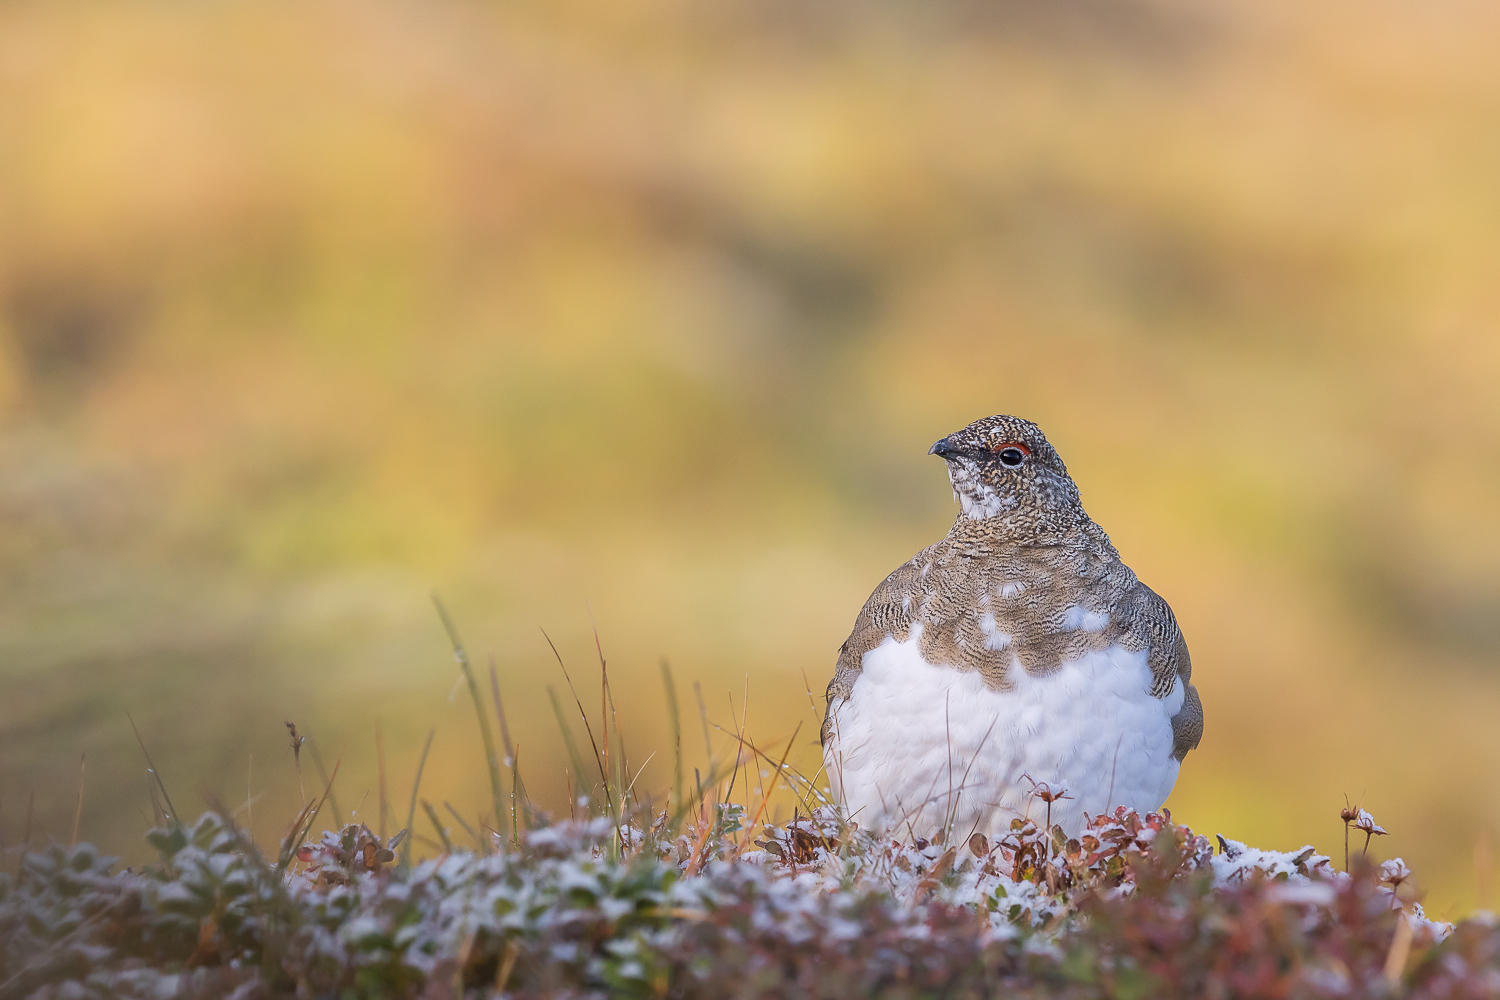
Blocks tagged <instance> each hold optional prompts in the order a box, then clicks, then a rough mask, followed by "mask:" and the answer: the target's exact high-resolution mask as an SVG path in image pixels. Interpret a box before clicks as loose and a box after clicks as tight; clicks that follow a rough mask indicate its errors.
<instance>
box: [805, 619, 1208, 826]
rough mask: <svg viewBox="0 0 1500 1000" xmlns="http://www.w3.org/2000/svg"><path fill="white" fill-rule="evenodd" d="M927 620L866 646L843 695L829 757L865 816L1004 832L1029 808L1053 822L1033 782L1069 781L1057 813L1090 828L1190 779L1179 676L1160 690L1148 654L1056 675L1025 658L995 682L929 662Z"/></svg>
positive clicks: (1107, 656)
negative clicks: (1183, 755) (1176, 720)
mask: <svg viewBox="0 0 1500 1000" xmlns="http://www.w3.org/2000/svg"><path fill="white" fill-rule="evenodd" d="M920 628H921V626H920V625H914V626H913V628H912V633H911V636H910V638H908V639H907V641H906V642H897V641H896V640H895V639H894V638H892V637H889V636H888V637H887V638H886V640H885V641H884V642H883V643H881V644H880V645H879V646H877V647H876V648H874V649H872V650H870V651H869V652H868V653H866V654H865V656H864V659H863V661H862V664H861V666H862V669H861V672H860V674H859V677H858V679H857V680H855V682H854V688H853V690H852V691H851V692H850V694H849V697H848V698H846V699H843V700H841V701H838V702H835V704H834V706H833V733H832V735H831V736H830V738H829V740H828V745H827V746H826V747H824V750H823V758H824V764H825V765H826V767H827V771H828V775H829V778H830V781H831V783H832V787H833V791H834V795H835V797H836V798H838V799H839V800H840V801H841V802H842V804H843V805H844V807H845V808H846V809H847V810H848V812H849V815H850V818H852V819H853V820H854V821H855V822H856V823H858V824H859V825H860V826H861V827H865V828H868V829H876V830H883V831H887V832H889V833H891V834H892V835H903V836H913V835H914V836H918V837H927V838H929V839H930V838H932V837H933V835H934V834H935V833H937V832H938V831H940V830H941V829H942V828H943V826H944V825H945V824H946V823H948V822H951V823H952V825H953V834H954V836H963V837H967V836H968V835H969V833H970V831H971V830H978V831H979V832H981V833H984V834H986V835H988V836H990V837H992V838H993V837H996V836H1000V835H1003V833H1004V832H1005V831H1007V830H1008V829H1009V828H1010V821H1011V820H1012V819H1013V818H1016V817H1026V816H1029V817H1030V818H1031V819H1034V820H1036V822H1037V824H1038V825H1039V826H1040V825H1041V824H1042V823H1043V822H1045V820H1046V818H1047V806H1046V804H1045V803H1044V802H1042V801H1041V800H1040V799H1038V798H1036V796H1035V794H1034V783H1037V782H1042V783H1046V784H1048V785H1051V786H1053V787H1054V788H1055V787H1058V786H1065V787H1066V789H1067V793H1068V795H1069V796H1070V798H1066V799H1063V800H1061V801H1057V802H1053V803H1052V806H1051V819H1052V822H1053V823H1054V824H1061V825H1062V826H1063V828H1064V829H1065V830H1067V831H1068V832H1069V833H1077V832H1078V831H1079V830H1080V829H1081V828H1082V827H1083V824H1084V815H1085V813H1087V814H1088V815H1091V816H1097V815H1099V814H1101V813H1104V812H1108V811H1111V810H1113V809H1114V808H1115V807H1116V806H1128V807H1131V808H1134V809H1137V810H1140V811H1143V812H1144V811H1148V810H1154V809H1159V808H1160V807H1161V805H1162V803H1163V802H1165V801H1166V799H1167V795H1168V794H1169V793H1170V792H1171V791H1172V786H1173V785H1174V784H1175V783H1176V782H1177V769H1178V766H1179V765H1178V762H1177V761H1176V760H1174V759H1173V758H1172V722H1171V719H1172V716H1173V715H1175V714H1176V713H1177V711H1178V710H1179V709H1181V708H1182V700H1183V687H1182V682H1181V681H1180V680H1179V681H1177V683H1176V684H1175V685H1174V686H1173V688H1172V691H1171V693H1170V694H1168V695H1167V697H1166V698H1153V697H1152V696H1151V693H1150V692H1151V671H1150V669H1149V668H1148V667H1147V665H1146V654H1145V653H1144V652H1141V653H1132V652H1130V651H1129V650H1126V649H1124V648H1123V647H1120V646H1114V647H1112V648H1110V649H1108V650H1104V651H1102V652H1095V653H1089V654H1087V655H1085V656H1084V657H1082V658H1081V659H1078V660H1073V661H1070V662H1067V663H1065V664H1063V666H1062V667H1061V668H1060V669H1058V670H1056V671H1054V672H1052V673H1050V674H1048V675H1046V676H1044V677H1032V676H1031V675H1029V674H1027V673H1026V672H1025V671H1024V670H1023V669H1021V667H1020V666H1019V665H1018V664H1017V665H1014V666H1013V667H1012V669H1011V671H1010V673H1009V678H1010V679H1011V680H1013V682H1014V684H1015V687H1014V688H1013V689H1012V690H1009V691H994V690H991V689H990V688H988V687H986V686H985V683H984V681H983V679H982V678H981V677H980V675H979V674H977V673H974V672H960V671H958V670H955V669H953V668H952V667H947V666H933V665H931V664H929V663H927V662H926V661H925V660H923V659H922V655H921V652H920V648H919V643H918V640H919V638H920V631H919V630H920Z"/></svg>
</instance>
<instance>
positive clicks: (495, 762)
mask: <svg viewBox="0 0 1500 1000" xmlns="http://www.w3.org/2000/svg"><path fill="white" fill-rule="evenodd" d="M432 603H433V605H434V606H435V607H436V608H437V613H438V617H439V618H441V619H442V620H443V628H444V629H446V630H447V632H448V640H449V642H451V643H452V644H453V658H454V659H455V660H457V661H458V665H459V667H460V668H461V669H462V670H463V672H464V681H465V682H467V683H468V685H469V697H470V698H472V699H473V700H474V714H475V715H476V716H478V718H479V737H480V739H482V740H483V741H484V761H485V764H486V765H488V767H489V771H490V795H491V796H492V797H493V800H494V807H495V815H496V816H499V815H501V810H503V809H504V808H505V793H504V792H503V791H502V788H501V785H500V756H499V755H498V754H497V753H496V752H495V737H494V735H493V734H492V733H491V732H490V718H489V714H488V713H487V712H485V709H484V699H482V698H481V697H480V696H479V682H478V681H477V680H475V679H474V670H473V668H472V667H470V666H469V652H468V650H466V649H465V648H464V644H463V640H461V639H460V638H459V637H458V629H457V628H456V627H454V624H453V619H452V618H451V617H449V615H448V609H447V608H446V607H444V606H443V601H442V599H441V598H440V597H438V595H437V594H436V593H434V594H433V595H432Z"/></svg>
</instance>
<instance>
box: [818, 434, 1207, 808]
mask: <svg viewBox="0 0 1500 1000" xmlns="http://www.w3.org/2000/svg"><path fill="white" fill-rule="evenodd" d="M931 454H934V455H938V456H940V457H942V458H943V459H944V460H945V461H946V462H947V463H948V475H949V478H950V479H951V480H952V483H953V489H954V492H955V493H956V494H957V496H958V500H959V502H960V503H961V504H962V507H963V509H962V511H961V512H960V514H959V515H958V518H957V519H956V520H955V521H954V523H953V527H952V528H951V529H949V531H948V535H947V537H945V538H944V539H943V540H942V541H940V542H938V543H937V544H935V545H932V546H929V547H928V548H926V549H923V550H922V551H921V552H919V553H917V555H916V556H915V557H914V558H913V559H912V560H911V561H910V562H908V563H906V564H904V565H902V566H901V567H900V568H898V569H897V570H896V571H895V572H894V573H892V574H891V575H890V576H888V577H886V578H885V581H884V582H883V583H881V584H880V586H879V587H877V588H875V592H874V593H873V594H871V595H870V599H869V600H868V601H866V602H865V606H864V608H863V609H862V610H861V611H860V613H859V618H858V619H857V620H856V621H855V623H854V631H853V632H852V633H851V634H850V636H849V638H848V640H847V641H845V643H844V645H843V647H842V648H841V649H840V652H839V661H838V667H837V669H836V671H835V673H834V675H833V680H832V681H831V682H830V683H829V685H828V708H827V712H826V714H825V716H824V719H823V732H822V738H823V759H824V765H825V767H826V769H827V773H828V776H829V780H830V784H831V786H832V790H833V792H834V795H835V798H836V799H837V800H839V801H840V802H841V803H842V805H843V807H844V808H845V809H846V810H847V812H848V815H849V817H850V818H851V819H852V820H853V821H854V822H856V823H857V824H858V825H860V826H862V827H866V828H872V829H880V830H884V831H887V832H890V833H891V834H904V835H909V836H920V837H929V838H930V837H934V836H935V835H942V836H946V835H948V834H950V833H951V834H955V835H963V836H967V835H968V834H969V833H971V832H974V831H977V832H981V833H985V834H987V835H989V836H991V837H995V836H999V835H1002V834H1003V833H1004V832H1005V831H1007V830H1009V828H1010V824H1011V820H1012V819H1014V818H1016V817H1025V816H1030V818H1032V819H1035V820H1036V821H1037V822H1038V823H1039V824H1040V823H1042V822H1043V821H1044V819H1043V817H1044V813H1050V819H1051V821H1052V822H1053V823H1054V824H1058V825H1061V826H1062V827H1063V828H1064V829H1065V830H1067V831H1068V832H1070V833H1076V832H1077V831H1078V830H1079V829H1080V828H1081V827H1082V826H1083V824H1084V817H1085V814H1088V815H1099V814H1100V813H1104V812H1108V811H1111V810H1113V809H1114V808H1115V807H1116V806H1122V805H1123V806H1128V807H1132V808H1135V809H1138V810H1142V811H1145V810H1154V809H1158V808H1160V807H1161V805H1162V803H1163V802H1165V801H1166V798H1167V795H1168V793H1170V792H1171V790H1172V786H1173V785H1174V784H1175V783H1176V781H1177V771H1178V768H1179V767H1180V766H1181V762H1182V759H1183V757H1184V756H1185V755H1186V754H1187V752H1188V751H1189V750H1191V749H1193V748H1194V747H1196V746H1197V745H1198V741H1199V738H1200V737H1201V736H1202V734H1203V706H1202V703H1201V702H1200V701H1199V700H1198V692H1197V691H1196V690H1195V689H1194V688H1193V685H1192V684H1191V683H1189V681H1190V678H1191V675H1192V664H1191V662H1190V661H1189V659H1188V650H1187V643H1186V642H1184V640H1183V638H1182V632H1181V631H1180V630H1179V629H1178V627H1177V620H1176V618H1175V617H1174V616H1173V615H1172V609H1171V608H1170V607H1168V606H1167V602H1166V601H1164V600H1162V599H1161V598H1160V597H1159V596H1157V594H1156V593H1155V592H1154V591H1153V590H1151V588H1150V587H1147V586H1146V585H1145V584H1144V583H1142V582H1141V581H1140V580H1138V579H1136V575H1135V574H1134V573H1133V572H1131V570H1130V568H1129V567H1128V566H1126V565H1125V564H1124V563H1123V562H1121V561H1120V555H1119V553H1118V552H1116V551H1115V547H1114V546H1113V545H1111V544H1110V541H1109V536H1107V535H1106V534H1105V533H1104V530H1103V529H1102V528H1100V527H1099V526H1098V525H1097V524H1095V523H1094V522H1093V521H1092V520H1091V519H1090V518H1089V516H1088V514H1086V513H1085V512H1084V509H1083V505H1082V503H1081V502H1080V501H1079V496H1078V487H1077V486H1075V485H1074V484H1073V480H1072V478H1071V477H1070V476H1069V475H1068V470H1067V467H1066V466H1064V465H1063V461H1062V459H1061V458H1060V457H1059V456H1058V454H1057V452H1056V450H1055V449H1053V447H1052V446H1051V445H1050V444H1048V443H1047V439H1046V437H1044V436H1043V435H1042V432H1041V429H1040V428H1038V427H1037V426H1036V425H1035V424H1033V423H1031V422H1030V421H1028V420H1022V419H1020V418H1019V417H1010V416H994V417H986V418H985V419H983V420H978V421H975V422H974V423H972V424H970V425H969V426H968V427H965V428H964V429H963V430H961V431H958V432H957V433H955V434H951V435H949V436H948V437H945V438H943V439H942V440H941V441H938V442H937V443H936V444H934V445H933V446H932V449H931ZM1039 792H1040V793H1042V797H1043V798H1053V797H1054V796H1056V795H1058V794H1063V795H1065V797H1063V798H1061V799H1055V800H1054V801H1052V802H1050V803H1048V804H1046V805H1043V804H1042V803H1041V802H1038V801H1037V799H1038V793H1039Z"/></svg>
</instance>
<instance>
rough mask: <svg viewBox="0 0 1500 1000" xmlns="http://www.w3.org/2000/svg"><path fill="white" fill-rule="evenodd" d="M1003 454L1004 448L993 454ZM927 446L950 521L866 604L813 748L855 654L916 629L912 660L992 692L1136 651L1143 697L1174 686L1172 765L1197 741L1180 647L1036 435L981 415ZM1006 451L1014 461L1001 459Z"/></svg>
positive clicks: (856, 661) (1024, 426)
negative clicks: (948, 490)
mask: <svg viewBox="0 0 1500 1000" xmlns="http://www.w3.org/2000/svg"><path fill="white" fill-rule="evenodd" d="M1011 445H1014V446H1018V447H1017V449H1016V451H1015V452H1014V453H1013V454H1009V455H1004V457H1003V458H1002V453H1003V452H1004V451H1005V447H1006V446H1011ZM933 451H934V452H935V453H938V454H941V455H942V456H943V457H944V458H945V459H947V461H948V462H949V469H950V475H951V477H952V481H953V487H954V490H955V492H957V493H958V495H959V498H960V500H961V501H962V502H963V507H964V509H963V512H962V513H960V514H959V516H958V518H957V519H956V520H955V521H954V523H953V527H952V528H951V529H949V531H948V534H947V536H946V537H945V538H943V539H942V540H941V541H939V542H938V543H937V544H935V545H931V546H929V547H927V548H925V549H923V550H922V551H921V552H919V553H917V555H916V556H915V557H914V558H913V559H912V560H911V561H910V562H907V563H905V564H904V565H902V566H900V567H899V568H897V569H896V571H895V572H893V573H892V574H891V575H890V576H888V577H886V578H885V580H884V581H883V582H882V583H881V584H880V586H878V587H876V588H875V592H874V593H873V594H871V595H870V598H869V600H868V601H866V602H865V606H864V608H863V609H862V610H861V611H860V613H859V617H858V619H856V621H855V623H854V631H853V632H852V633H850V635H849V638H848V639H847V640H845V642H844V645H843V646H842V647H841V648H840V650H839V661H838V666H837V668H836V669H835V672H834V675H833V680H832V681H831V682H830V683H829V685H828V706H829V709H828V711H827V712H826V713H825V715H824V721H823V742H824V743H825V744H827V743H828V740H829V737H830V735H831V726H832V724H833V712H832V708H833V704H834V702H835V700H837V699H842V698H847V697H848V696H849V694H850V692H851V691H852V690H853V687H854V682H855V680H856V679H857V678H858V676H859V672H860V664H861V661H862V659H863V657H864V654H865V653H867V652H869V651H870V650H871V649H874V648H875V647H876V646H878V645H879V644H880V643H881V642H882V641H884V639H885V638H886V637H887V636H893V637H895V639H896V641H898V642H904V641H906V639H907V638H908V637H909V636H910V633H911V630H912V626H913V625H914V624H917V623H921V625H922V630H921V638H920V647H921V652H922V658H923V659H924V660H926V661H927V662H929V663H934V664H946V665H948V666H951V667H953V668H954V669H955V670H962V671H977V672H978V673H979V674H980V675H981V676H982V677H983V678H984V681H985V684H986V685H987V686H988V687H990V688H991V689H993V690H996V691H1005V690H1007V689H1009V688H1010V687H1011V686H1012V685H1013V683H1014V681H1013V675H1012V671H1015V670H1024V671H1026V672H1027V673H1029V674H1032V675H1034V676H1039V675H1043V674H1047V673H1050V672H1052V671H1054V670H1057V669H1058V668H1059V667H1060V666H1061V665H1062V663H1063V662H1065V661H1069V660H1076V659H1077V658H1079V657H1081V656H1083V655H1084V654H1085V653H1088V652H1091V651H1096V650H1105V649H1108V648H1110V647H1111V646H1114V645H1116V644H1119V645H1122V646H1124V647H1125V648H1126V649H1129V650H1131V651H1134V652H1139V651H1142V650H1144V651H1145V652H1146V654H1147V663H1148V665H1149V666H1150V669H1151V675H1152V685H1151V694H1152V695H1153V696H1155V697H1157V698H1165V697H1166V696H1167V695H1168V694H1169V693H1170V692H1171V690H1172V687H1173V683H1174V681H1176V680H1177V679H1178V678H1181V680H1182V683H1183V685H1184V688H1185V692H1184V693H1185V697H1184V700H1183V705H1182V709H1181V710H1180V711H1179V712H1178V714H1177V715H1176V716H1175V717H1174V718H1173V719H1172V729H1173V736H1174V740H1173V752H1172V755H1173V756H1174V757H1175V758H1176V759H1177V760H1179V761H1180V760H1182V758H1183V757H1184V756H1186V754H1187V752H1188V751H1189V750H1191V749H1193V748H1194V747H1196V746H1197V745H1198V741H1199V739H1200V738H1201V736H1202V733H1203V706H1202V703H1201V702H1200V701H1199V699H1198V692H1197V690H1196V689H1195V688H1194V687H1193V685H1192V684H1191V683H1189V681H1190V679H1191V677H1192V661H1191V660H1190V659H1189V657H1188V650H1187V643H1186V642H1185V641H1184V640H1183V637H1182V632H1181V630H1180V629H1178V627H1177V620H1176V618H1175V617H1174V616H1173V614H1172V609H1171V608H1170V607H1168V605H1167V602H1166V601H1164V600H1162V599H1161V597H1159V596H1157V594H1156V593H1155V592H1154V591H1153V590H1151V588H1150V587H1147V586H1146V585H1145V584H1144V583H1142V582H1141V581H1140V580H1138V579H1136V575H1135V573H1133V572H1132V571H1131V570H1130V567H1128V566H1126V565H1125V564H1124V563H1123V562H1121V561H1120V555H1119V553H1118V552H1116V551H1115V547H1114V546H1113V545H1112V544H1110V541H1109V536H1108V535H1106V534H1105V533H1104V530H1103V529H1102V528H1100V527H1099V526H1098V525H1097V524H1095V523H1094V522H1093V521H1092V520H1091V519H1090V518H1089V516H1088V514H1086V513H1085V512H1084V509H1083V505H1082V503H1081V502H1080V500H1079V496H1078V488H1077V486H1075V485H1074V483H1073V480H1072V479H1071V478H1070V477H1069V475H1068V470H1067V468H1066V466H1064V465H1063V462H1062V459H1061V458H1060V457H1059V456H1058V454H1057V452H1056V450H1055V449H1053V447H1052V446H1051V445H1050V444H1049V443H1048V442H1047V439H1046V438H1045V437H1044V436H1043V435H1042V432H1041V430H1040V429H1039V428H1038V427H1037V426H1036V425H1035V424H1033V423H1031V422H1030V421H1027V420H1022V419H1020V418H1018V417H1009V416H995V417H987V418H985V419H983V420H979V421H976V422H975V423H973V424H971V425H969V426H968V427H966V428H964V429H963V430H962V431H959V432H958V433H957V434H953V435H951V436H949V437H947V438H944V439H943V440H942V441H939V442H938V443H937V444H936V445H934V446H933ZM1017 455H1019V456H1020V457H1021V461H1019V462H1018V463H1017V464H1016V465H1014V466H1012V465H1010V464H1008V461H1007V460H1008V459H1012V458H1015V457H1017ZM1005 636H1008V637H1009V641H1008V642H1004V641H1003V639H1002V638H1001V637H1005ZM1002 643H1003V644H1002ZM996 646H1000V648H994V647H996Z"/></svg>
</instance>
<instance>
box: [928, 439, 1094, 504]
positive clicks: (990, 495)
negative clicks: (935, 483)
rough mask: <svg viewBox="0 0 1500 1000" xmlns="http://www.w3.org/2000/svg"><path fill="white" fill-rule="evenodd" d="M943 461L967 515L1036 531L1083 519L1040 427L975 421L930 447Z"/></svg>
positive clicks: (1065, 473) (1059, 461) (1073, 491)
mask: <svg viewBox="0 0 1500 1000" xmlns="http://www.w3.org/2000/svg"><path fill="white" fill-rule="evenodd" d="M928 454H930V455H937V456H939V457H940V458H942V459H943V461H945V462H947V463H948V478H949V479H950V480H951V481H952V483H953V492H954V493H955V494H956V495H957V497H958V500H959V502H960V503H961V504H962V505H963V512H964V515H965V516H966V517H969V518H972V519H974V520H989V519H999V520H1002V521H1007V522H1011V523H1012V524H1015V525H1016V526H1017V527H1021V526H1024V525H1035V526H1036V528H1037V529H1038V530H1039V531H1051V530H1057V529H1064V530H1065V529H1066V527H1067V526H1068V525H1069V524H1071V523H1076V522H1077V521H1078V519H1079V518H1081V519H1082V520H1083V521H1087V520H1088V515H1087V514H1084V512H1083V506H1082V504H1081V503H1080V501H1079V498H1078V487H1077V486H1075V485H1074V484H1073V480H1072V478H1071V477H1070V476H1069V475H1068V469H1067V466H1065V465H1063V460H1062V458H1060V457H1059V456H1058V454H1057V451H1056V449H1054V448H1053V447H1052V445H1050V444H1048V443H1047V438H1046V436H1045V435H1044V434H1042V430H1041V428H1040V427H1038V426H1037V425H1036V424H1034V423H1032V422H1031V421H1029V420H1022V419H1021V418H1020V417H1010V416H1004V415H1000V416H993V417H985V418H983V419H982V420H976V421H974V422H973V423H972V424H970V425H969V426H967V427H965V428H964V429H963V430H961V431H956V432H954V433H952V434H949V435H948V436H947V437H945V438H943V439H942V440H940V441H938V442H937V443H936V444H934V445H933V446H932V448H931V449H929V451H928Z"/></svg>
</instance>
